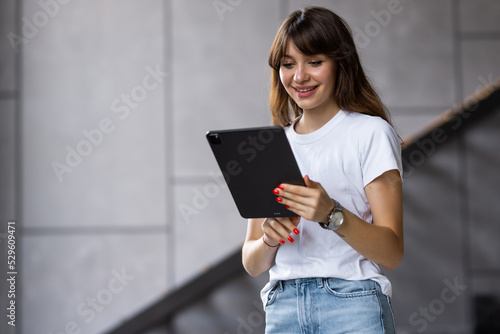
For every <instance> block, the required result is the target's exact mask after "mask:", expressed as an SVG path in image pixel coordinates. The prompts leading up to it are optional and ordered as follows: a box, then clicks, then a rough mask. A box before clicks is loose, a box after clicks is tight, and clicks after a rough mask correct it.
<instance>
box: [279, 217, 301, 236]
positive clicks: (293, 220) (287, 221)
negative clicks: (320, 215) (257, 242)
mask: <svg viewBox="0 0 500 334" xmlns="http://www.w3.org/2000/svg"><path fill="white" fill-rule="evenodd" d="M277 220H278V221H279V222H280V223H281V224H283V225H284V226H285V227H286V228H287V230H288V231H292V232H293V233H294V234H299V230H298V229H297V225H299V223H300V217H283V218H277Z"/></svg>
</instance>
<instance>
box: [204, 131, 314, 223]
mask: <svg viewBox="0 0 500 334" xmlns="http://www.w3.org/2000/svg"><path fill="white" fill-rule="evenodd" d="M206 136H207V140H208V143H209V144H210V147H211V148H212V151H213V153H214V156H215V159H216V160H217V163H218V165H219V168H220V170H221V172H222V174H223V176H224V179H225V180H226V183H227V185H228V188H229V191H230V192H231V195H232V197H233V199H234V201H235V203H236V206H237V208H238V211H239V212H240V215H241V216H242V217H243V218H267V217H294V216H297V215H296V214H295V213H293V212H291V211H289V210H287V209H286V208H285V206H284V205H283V204H280V203H278V202H277V201H276V197H277V196H276V195H275V194H274V193H273V189H274V188H276V187H277V186H278V185H279V184H281V183H291V184H297V185H305V184H304V180H303V179H302V175H301V173H300V170H299V167H298V165H297V162H296V160H295V157H294V155H293V152H292V149H291V147H290V144H289V142H288V139H287V137H286V135H285V132H284V130H283V128H281V127H279V126H268V127H258V128H247V129H236V130H220V131H209V132H208V133H207V135H206Z"/></svg>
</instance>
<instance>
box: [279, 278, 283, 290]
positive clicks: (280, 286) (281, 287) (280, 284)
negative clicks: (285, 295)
mask: <svg viewBox="0 0 500 334" xmlns="http://www.w3.org/2000/svg"><path fill="white" fill-rule="evenodd" d="M278 291H279V292H283V281H281V280H280V281H278Z"/></svg>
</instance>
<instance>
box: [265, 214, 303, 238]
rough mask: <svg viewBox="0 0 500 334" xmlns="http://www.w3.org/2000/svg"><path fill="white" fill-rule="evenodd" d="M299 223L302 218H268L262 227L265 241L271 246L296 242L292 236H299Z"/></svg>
mask: <svg viewBox="0 0 500 334" xmlns="http://www.w3.org/2000/svg"><path fill="white" fill-rule="evenodd" d="M299 222H300V217H290V218H288V217H283V218H266V219H265V220H264V222H263V223H262V225H261V227H262V231H263V232H264V241H265V242H266V243H268V244H269V245H278V244H279V243H281V244H284V243H285V240H288V241H290V242H294V239H293V237H292V236H291V234H292V232H293V233H294V234H299V230H298V229H297V225H298V224H299Z"/></svg>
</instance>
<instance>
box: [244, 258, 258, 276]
mask: <svg viewBox="0 0 500 334" xmlns="http://www.w3.org/2000/svg"><path fill="white" fill-rule="evenodd" d="M243 268H245V271H246V272H247V273H248V274H249V275H250V276H252V277H257V276H259V275H260V274H262V271H260V270H258V269H257V268H253V267H251V266H248V265H246V264H245V262H244V261H243Z"/></svg>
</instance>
